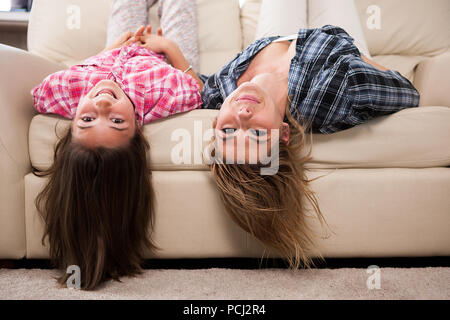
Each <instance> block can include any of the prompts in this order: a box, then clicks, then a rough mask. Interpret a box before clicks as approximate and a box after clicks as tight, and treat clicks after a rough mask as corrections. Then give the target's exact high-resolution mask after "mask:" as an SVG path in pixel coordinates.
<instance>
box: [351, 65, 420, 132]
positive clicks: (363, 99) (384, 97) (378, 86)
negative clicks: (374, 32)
mask: <svg viewBox="0 0 450 320" xmlns="http://www.w3.org/2000/svg"><path fill="white" fill-rule="evenodd" d="M348 98H349V102H350V104H351V115H350V116H349V117H348V121H349V122H351V123H352V124H355V125H356V124H360V123H363V122H366V121H368V120H370V119H372V118H375V117H378V116H383V115H388V114H391V113H395V112H397V111H400V110H402V109H405V108H413V107H418V106H419V98H420V96H419V92H418V91H417V90H416V88H414V86H413V85H412V84H411V82H410V81H409V80H408V79H406V78H405V77H403V76H402V75H401V74H400V73H399V72H397V71H393V70H386V71H383V70H380V69H378V68H376V67H374V66H372V65H370V64H368V63H366V62H364V61H362V60H361V59H359V58H356V59H352V61H351V62H350V63H349V71H348Z"/></svg>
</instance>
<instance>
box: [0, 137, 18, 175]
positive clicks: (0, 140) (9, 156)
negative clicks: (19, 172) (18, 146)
mask: <svg viewBox="0 0 450 320" xmlns="http://www.w3.org/2000/svg"><path fill="white" fill-rule="evenodd" d="M0 146H1V147H2V149H3V150H4V151H5V153H6V154H7V155H8V158H9V159H10V160H12V162H13V163H14V165H15V166H16V168H18V167H19V166H18V165H17V163H19V161H17V160H16V159H14V157H13V156H12V155H11V153H9V151H8V149H7V148H6V146H5V144H4V143H3V139H1V138H0Z"/></svg>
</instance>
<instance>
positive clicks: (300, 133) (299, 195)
mask: <svg viewBox="0 0 450 320" xmlns="http://www.w3.org/2000/svg"><path fill="white" fill-rule="evenodd" d="M286 117H287V120H288V123H289V135H290V139H289V143H288V144H286V143H284V142H283V141H282V140H281V139H280V141H279V154H278V161H279V163H278V166H279V167H278V171H277V172H276V174H273V175H261V167H262V165H260V164H223V162H222V161H217V162H214V161H213V163H212V164H211V165H210V169H211V173H212V176H213V178H214V180H215V181H216V184H217V188H218V191H219V194H220V197H221V199H222V202H223V204H224V206H225V211H226V212H227V213H228V215H229V216H230V218H231V219H232V220H233V221H234V222H235V223H236V224H237V225H238V226H239V227H241V228H242V229H244V230H245V231H247V232H249V233H250V234H251V235H253V236H254V237H255V238H257V239H258V240H259V241H261V243H262V244H263V245H264V246H265V247H266V248H268V249H272V250H275V252H277V253H278V254H279V255H280V256H281V257H282V258H284V259H285V260H286V261H287V262H288V264H289V267H291V268H294V269H296V268H299V267H300V266H304V267H310V266H312V265H313V264H314V262H313V258H312V257H313V256H314V257H315V258H319V259H323V257H322V255H321V253H320V245H319V244H318V240H319V239H320V236H319V235H318V234H316V232H315V231H314V230H313V228H312V227H311V225H310V223H311V222H312V219H318V220H319V222H320V224H321V226H322V228H323V227H324V226H325V225H326V222H325V219H324V217H323V215H322V212H321V210H320V207H319V204H318V201H317V199H316V197H315V194H314V192H313V191H312V190H311V188H310V185H309V184H310V182H311V181H313V180H315V179H312V180H308V179H307V177H306V174H305V168H304V165H305V163H306V162H307V161H308V160H309V159H310V158H311V147H312V133H311V131H310V132H309V135H308V134H307V133H306V132H305V130H304V128H303V127H302V126H301V125H300V124H299V123H298V122H297V121H296V120H295V119H294V118H293V116H292V115H291V114H290V112H289V108H286ZM215 124H216V121H214V123H213V126H214V127H215ZM307 138H309V139H307ZM308 142H309V146H310V148H309V151H308V152H305V150H306V149H307V145H308ZM316 179H317V178H316ZM305 200H308V201H309V203H310V204H311V205H312V209H313V211H312V212H310V210H308V208H307V206H306V205H307V204H306V201H305ZM310 220H311V221H310Z"/></svg>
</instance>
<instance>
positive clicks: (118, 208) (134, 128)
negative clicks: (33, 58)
mask: <svg viewBox="0 0 450 320" xmlns="http://www.w3.org/2000/svg"><path fill="white" fill-rule="evenodd" d="M150 32H151V27H150V26H149V27H145V26H143V27H141V28H140V29H139V30H138V31H137V32H136V33H135V34H134V35H133V34H132V33H130V32H128V33H126V34H124V35H123V36H122V37H121V38H120V39H119V40H118V41H117V42H116V43H114V44H113V45H112V46H111V47H109V48H107V49H105V50H104V51H103V52H102V53H100V54H98V55H96V56H94V57H91V58H89V59H87V60H85V61H84V62H83V63H82V64H79V65H75V66H72V67H70V68H69V69H67V70H62V71H59V72H56V73H54V74H51V75H49V76H48V77H47V78H45V79H44V81H43V82H42V83H41V84H40V85H39V86H37V87H36V88H34V89H33V90H32V95H33V98H34V107H35V108H36V109H37V110H38V111H39V112H41V113H53V114H58V115H60V116H63V117H65V118H68V119H71V120H72V123H71V126H70V127H69V128H68V130H67V133H66V134H65V135H64V136H63V137H62V138H61V139H60V140H59V141H58V143H57V145H56V149H55V155H54V161H53V164H52V166H51V167H50V168H49V169H48V170H46V171H45V172H40V173H35V174H36V175H37V176H44V177H45V176H48V180H47V184H46V186H45V188H44V189H43V190H42V192H41V193H40V194H39V195H38V197H37V198H36V208H37V209H38V211H39V212H40V214H41V215H42V217H43V219H44V222H45V233H44V237H43V241H44V239H45V238H46V237H48V242H49V246H50V258H51V260H52V261H53V262H54V264H55V266H56V267H57V268H59V269H61V270H63V271H64V275H62V276H61V277H60V278H59V279H58V282H59V283H60V284H62V285H64V284H65V282H66V281H67V278H68V276H69V275H68V274H66V273H65V270H66V268H67V267H68V266H70V265H77V266H78V267H80V270H81V288H82V289H87V290H90V289H94V288H96V287H97V286H98V285H99V284H100V283H101V282H103V281H105V280H107V279H110V278H112V279H116V280H118V279H119V277H121V276H124V275H133V274H136V273H138V272H139V271H140V263H141V260H142V258H143V256H144V255H145V254H147V253H148V252H149V251H152V250H155V249H156V246H155V244H154V243H153V241H152V240H151V236H152V226H153V219H154V192H153V188H152V184H151V171H150V167H149V165H148V151H149V144H148V142H147V141H146V139H145V137H144V135H143V133H142V125H144V124H147V123H149V122H151V121H153V120H157V119H161V118H164V117H167V116H169V115H171V114H174V113H178V112H184V111H188V110H192V109H195V108H199V107H200V106H201V103H202V101H201V97H200V92H199V90H201V87H202V83H201V81H200V80H199V79H198V77H197V75H196V74H195V73H194V72H193V71H192V70H191V68H190V67H189V64H188V63H187V61H186V59H185V58H184V56H183V54H182V53H181V51H180V49H179V48H178V46H177V45H176V44H175V43H174V42H173V41H171V40H169V39H167V38H165V37H162V35H161V33H159V34H158V35H151V34H150ZM143 36H145V38H146V40H147V42H145V43H142V42H140V40H139V39H140V37H143ZM164 55H165V56H166V57H167V58H168V59H170V61H171V65H169V64H168V63H166V62H165V61H164V59H165V57H164Z"/></svg>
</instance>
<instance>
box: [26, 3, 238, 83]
mask: <svg viewBox="0 0 450 320" xmlns="http://www.w3.org/2000/svg"><path fill="white" fill-rule="evenodd" d="M197 4H198V5H197V8H198V21H199V22H198V24H199V25H198V34H199V53H200V57H199V58H200V72H202V73H206V74H209V73H212V72H214V71H216V70H217V69H218V68H219V67H220V66H222V65H224V64H225V63H226V62H227V61H228V60H230V58H232V57H234V56H235V55H236V54H237V53H238V52H239V51H241V49H242V35H241V24H240V10H239V0H197ZM110 6H111V0H94V1H93V0H76V1H74V0H57V1H56V0H35V1H34V2H33V7H32V10H31V14H30V21H29V25H28V51H30V52H31V53H34V54H37V55H40V56H44V57H46V58H48V59H50V60H53V61H55V62H59V63H63V64H65V65H67V66H69V65H72V64H75V63H78V62H80V61H82V60H84V59H86V58H88V57H90V56H93V55H95V54H97V53H99V52H100V51H101V50H103V49H104V47H105V44H106V31H107V24H108V19H109V12H110ZM156 11H157V4H155V5H153V7H151V8H150V12H149V16H150V21H151V22H152V25H153V26H154V27H155V28H153V30H156V29H157V28H156V27H157V26H158V25H159V21H155V20H156V18H157V14H156Z"/></svg>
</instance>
